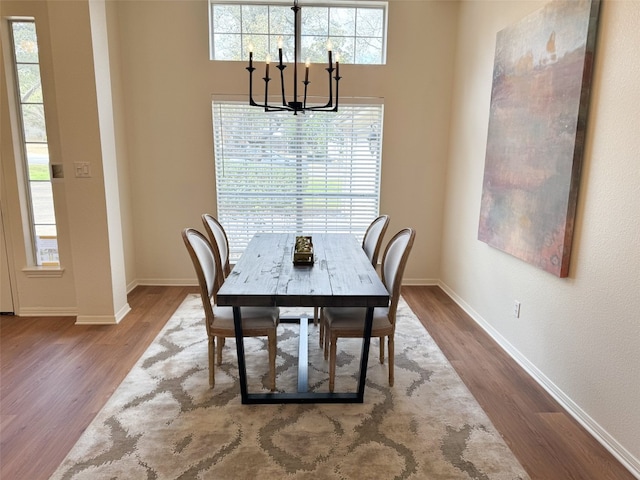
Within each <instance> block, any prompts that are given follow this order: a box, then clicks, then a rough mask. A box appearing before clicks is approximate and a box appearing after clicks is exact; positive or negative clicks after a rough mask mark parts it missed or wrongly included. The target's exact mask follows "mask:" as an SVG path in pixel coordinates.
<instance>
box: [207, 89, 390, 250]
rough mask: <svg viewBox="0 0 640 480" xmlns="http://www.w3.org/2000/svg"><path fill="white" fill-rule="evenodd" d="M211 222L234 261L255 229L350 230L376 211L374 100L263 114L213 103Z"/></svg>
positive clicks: (377, 121) (378, 122)
mask: <svg viewBox="0 0 640 480" xmlns="http://www.w3.org/2000/svg"><path fill="white" fill-rule="evenodd" d="M213 118H214V144H215V158H216V187H217V195H218V212H217V215H218V220H219V221H220V222H221V223H222V225H223V226H224V228H225V230H226V232H227V236H228V237H229V243H230V256H231V259H237V258H238V257H239V256H240V254H241V253H242V252H243V251H244V248H245V246H246V245H247V243H248V242H249V240H250V239H251V237H252V236H253V235H254V234H255V233H256V232H294V233H298V234H307V235H309V234H313V233H319V232H340V233H352V234H355V235H356V236H357V237H358V238H359V239H362V236H363V235H364V232H365V231H366V229H367V227H368V225H369V223H370V222H371V221H372V220H373V219H374V218H375V217H376V216H377V215H378V211H379V190H380V152H381V138H380V135H379V133H378V132H380V131H381V126H382V119H383V106H382V105H340V111H339V112H338V113H326V112H318V113H311V112H307V113H305V114H299V115H292V114H291V113H286V112H285V113H275V112H269V113H265V112H264V110H262V109H260V108H256V107H250V106H248V105H246V104H240V103H231V102H226V101H225V102H219V101H215V100H214V103H213Z"/></svg>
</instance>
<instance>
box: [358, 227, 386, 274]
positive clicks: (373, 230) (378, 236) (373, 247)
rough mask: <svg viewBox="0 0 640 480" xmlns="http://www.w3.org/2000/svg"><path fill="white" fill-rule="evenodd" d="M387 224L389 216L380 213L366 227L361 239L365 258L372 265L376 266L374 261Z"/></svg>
mask: <svg viewBox="0 0 640 480" xmlns="http://www.w3.org/2000/svg"><path fill="white" fill-rule="evenodd" d="M388 226H389V216H388V215H380V216H379V217H378V218H376V219H375V220H374V221H373V222H371V225H369V228H367V231H366V232H365V234H364V238H363V239H362V248H363V249H364V253H366V254H367V258H368V259H369V261H370V262H371V264H372V265H373V266H374V267H375V266H376V263H378V255H379V254H380V246H381V245H382V238H383V237H384V234H385V232H386V231H387V227H388Z"/></svg>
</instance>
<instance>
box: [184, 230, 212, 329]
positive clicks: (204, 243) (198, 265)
mask: <svg viewBox="0 0 640 480" xmlns="http://www.w3.org/2000/svg"><path fill="white" fill-rule="evenodd" d="M182 239H183V240H184V244H185V246H186V247H187V251H188V252H189V256H190V257H191V261H192V262H193V267H194V269H195V271H196V276H197V277H198V284H199V285H200V296H201V297H202V306H203V307H204V312H205V315H206V317H207V321H206V322H205V323H206V324H207V333H209V331H210V328H211V325H212V323H213V305H212V303H211V302H212V301H213V304H215V295H216V293H217V291H218V289H217V288H216V272H217V271H218V270H217V269H216V261H215V258H214V253H213V248H212V247H211V244H210V243H209V240H207V237H205V236H204V235H203V234H202V233H200V232H199V231H198V230H196V229H194V228H185V229H184V230H183V231H182Z"/></svg>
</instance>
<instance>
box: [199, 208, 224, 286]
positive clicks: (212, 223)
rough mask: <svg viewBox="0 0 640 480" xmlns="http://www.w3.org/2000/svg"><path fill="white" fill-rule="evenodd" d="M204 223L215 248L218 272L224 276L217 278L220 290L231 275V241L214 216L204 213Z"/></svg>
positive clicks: (210, 241)
mask: <svg viewBox="0 0 640 480" xmlns="http://www.w3.org/2000/svg"><path fill="white" fill-rule="evenodd" d="M202 223H203V224H204V229H205V231H206V232H207V236H208V237H209V243H211V246H212V247H213V254H214V256H215V260H216V267H217V271H218V272H220V271H221V272H222V275H217V276H216V278H217V281H218V288H220V287H221V286H222V284H223V283H224V279H225V278H227V276H229V273H231V265H230V264H229V239H228V238H227V232H225V231H224V227H223V226H222V224H221V223H220V222H219V221H218V219H217V218H215V217H214V216H213V215H211V214H209V213H203V214H202Z"/></svg>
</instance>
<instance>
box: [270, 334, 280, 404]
mask: <svg viewBox="0 0 640 480" xmlns="http://www.w3.org/2000/svg"><path fill="white" fill-rule="evenodd" d="M268 339H269V388H270V389H271V391H272V392H274V391H275V390H276V351H277V347H278V344H277V336H276V333H275V332H272V333H269V335H268Z"/></svg>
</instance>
